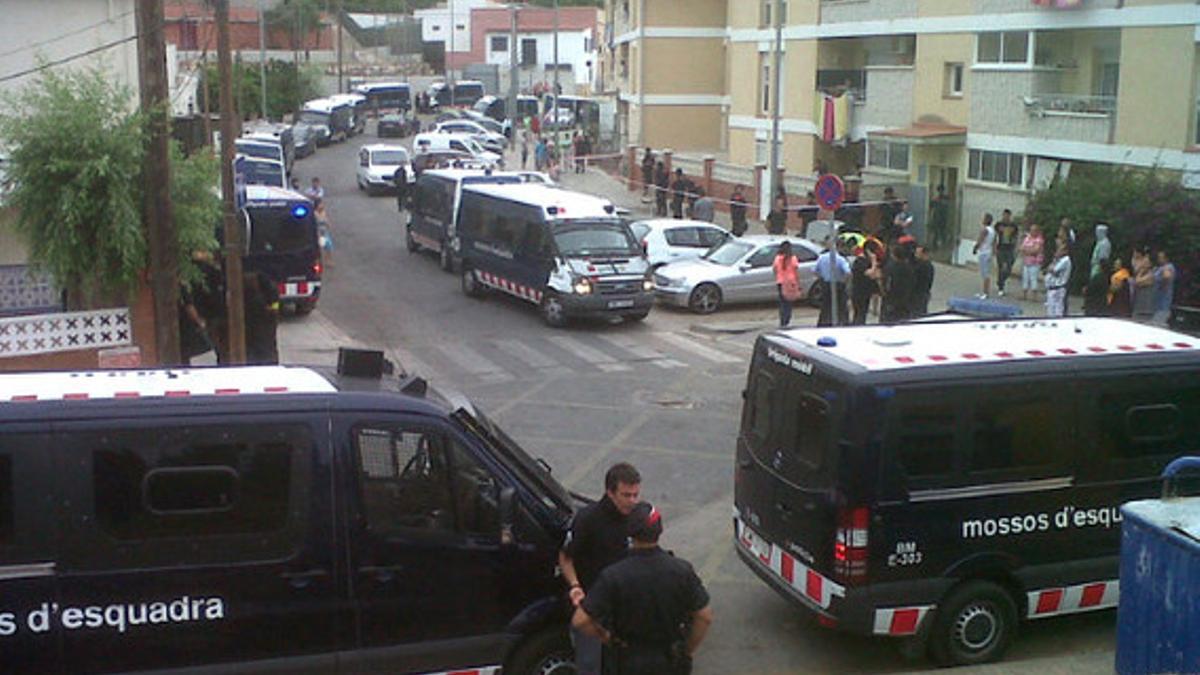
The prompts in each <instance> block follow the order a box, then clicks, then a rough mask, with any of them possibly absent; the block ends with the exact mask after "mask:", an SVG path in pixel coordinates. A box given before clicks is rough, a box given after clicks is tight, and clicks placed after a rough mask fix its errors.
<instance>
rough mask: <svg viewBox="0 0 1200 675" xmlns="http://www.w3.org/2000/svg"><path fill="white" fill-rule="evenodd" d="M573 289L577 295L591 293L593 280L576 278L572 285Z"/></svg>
mask: <svg viewBox="0 0 1200 675" xmlns="http://www.w3.org/2000/svg"><path fill="white" fill-rule="evenodd" d="M571 290H573V291H575V293H576V294H577V295H591V293H592V282H590V281H588V280H587V279H576V280H575V283H574V284H573V285H572V286H571Z"/></svg>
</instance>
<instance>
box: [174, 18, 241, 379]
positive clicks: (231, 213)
mask: <svg viewBox="0 0 1200 675" xmlns="http://www.w3.org/2000/svg"><path fill="white" fill-rule="evenodd" d="M213 1H214V2H215V3H216V6H217V70H218V74H217V77H218V79H219V80H220V86H221V96H220V101H221V102H220V106H221V202H222V206H223V210H224V215H225V218H224V226H225V227H224V230H225V309H226V312H227V315H228V320H229V344H228V351H229V361H230V363H245V362H246V307H245V303H244V302H243V297H242V248H243V244H242V228H241V227H240V226H239V225H238V214H237V207H236V205H235V203H234V192H233V190H234V185H233V139H234V136H235V134H236V133H237V132H236V119H235V117H234V116H235V115H236V112H235V111H234V109H233V58H232V57H231V56H230V54H229V0H213ZM176 323H178V322H176Z"/></svg>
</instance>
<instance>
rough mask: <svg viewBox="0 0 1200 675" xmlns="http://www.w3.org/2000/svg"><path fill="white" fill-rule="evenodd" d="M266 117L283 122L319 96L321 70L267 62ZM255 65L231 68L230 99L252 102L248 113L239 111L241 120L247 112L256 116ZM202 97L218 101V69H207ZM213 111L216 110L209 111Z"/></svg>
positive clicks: (285, 63)
mask: <svg viewBox="0 0 1200 675" xmlns="http://www.w3.org/2000/svg"><path fill="white" fill-rule="evenodd" d="M266 71H267V117H269V118H271V119H273V120H279V119H283V116H284V115H286V114H288V113H292V112H295V111H296V110H298V109H299V107H300V105H301V104H303V103H304V102H305V101H308V100H310V99H314V98H317V97H319V96H320V95H321V93H320V92H321V89H320V70H319V69H318V67H316V66H302V67H300V68H296V64H294V63H289V62H287V61H280V60H279V59H271V60H270V61H267V67H266ZM259 77H260V75H259V70H258V64H243V63H235V64H234V67H233V89H234V93H233V98H234V100H235V101H247V102H249V101H253V103H252V104H248V105H247V107H248V110H242V111H241V113H242V115H243V116H246V115H247V114H248V113H250V112H254V113H256V114H257V112H258V99H259V95H260V92H261V89H259V84H258V83H259ZM204 82H205V86H204V95H205V96H211V98H209V99H208V100H210V101H213V102H214V103H215V102H216V100H217V85H218V82H219V80H218V78H217V66H216V65H215V64H213V65H210V66H209V67H208V69H207V70H206V71H205V73H204ZM209 109H210V110H215V109H216V106H215V105H212V106H210V107H209Z"/></svg>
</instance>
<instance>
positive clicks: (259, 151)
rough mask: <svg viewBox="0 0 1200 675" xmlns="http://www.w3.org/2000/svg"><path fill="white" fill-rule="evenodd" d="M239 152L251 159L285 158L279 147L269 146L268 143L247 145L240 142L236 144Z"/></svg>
mask: <svg viewBox="0 0 1200 675" xmlns="http://www.w3.org/2000/svg"><path fill="white" fill-rule="evenodd" d="M235 145H236V146H237V151H238V152H240V153H242V154H243V155H247V156H250V157H261V158H263V159H274V160H278V159H280V158H281V157H283V151H282V150H280V148H279V146H277V145H269V144H267V143H245V142H241V141H239V142H238V143H235Z"/></svg>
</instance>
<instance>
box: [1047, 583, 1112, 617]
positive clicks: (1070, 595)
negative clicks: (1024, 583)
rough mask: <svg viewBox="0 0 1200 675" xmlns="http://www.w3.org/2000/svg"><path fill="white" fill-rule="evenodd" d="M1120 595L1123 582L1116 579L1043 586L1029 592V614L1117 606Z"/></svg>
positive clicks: (1082, 610)
mask: <svg viewBox="0 0 1200 675" xmlns="http://www.w3.org/2000/svg"><path fill="white" fill-rule="evenodd" d="M1120 596H1121V590H1120V586H1119V584H1118V582H1117V581H1115V580H1114V581H1096V582H1092V583H1090V584H1079V585H1076V586H1064V587H1062V588H1043V589H1041V590H1037V591H1030V592H1029V593H1027V594H1026V597H1027V598H1028V600H1029V602H1028V604H1029V611H1028V614H1027V616H1028V617H1029V618H1030V619H1044V618H1046V617H1048V616H1061V615H1063V614H1077V613H1079V612H1090V611H1093V610H1097V609H1111V608H1113V607H1116V606H1117V599H1118V598H1119V597H1120Z"/></svg>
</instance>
